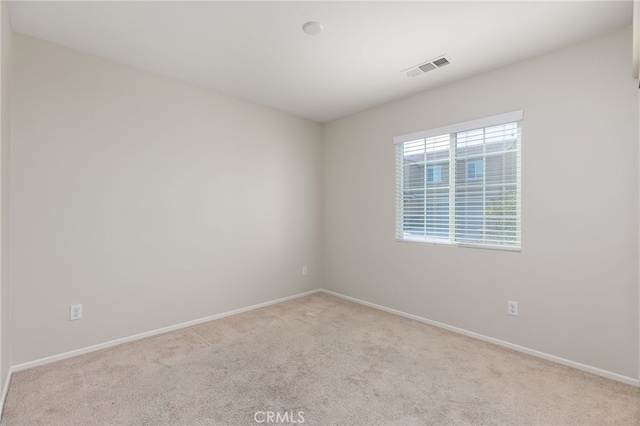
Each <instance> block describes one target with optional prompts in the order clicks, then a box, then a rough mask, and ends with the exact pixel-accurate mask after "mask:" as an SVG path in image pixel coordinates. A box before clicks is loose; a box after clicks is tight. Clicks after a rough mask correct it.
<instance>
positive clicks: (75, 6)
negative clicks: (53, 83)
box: [9, 0, 632, 122]
mask: <svg viewBox="0 0 640 426" xmlns="http://www.w3.org/2000/svg"><path fill="white" fill-rule="evenodd" d="M9 8H10V19H11V25H12V28H13V30H14V31H17V32H20V33H23V34H27V35H31V36H34V37H38V38H42V39H45V40H49V41H52V42H55V43H59V44H62V45H65V46H69V47H72V48H75V49H78V50H81V51H84V52H88V53H92V54H95V55H98V56H102V57H105V58H109V59H113V60H116V61H120V62H124V63H126V64H130V65H133V66H135V67H139V68H143V69H146V70H150V71H153V72H157V73H159V74H163V75H166V76H171V77H175V78H178V79H180V80H185V81H189V82H193V83H195V84H198V85H201V86H205V87H209V88H211V89H214V90H217V91H219V92H223V93H226V94H229V95H233V96H236V97H239V98H243V99H247V100H250V101H253V102H256V103H259V104H262V105H267V106H270V107H273V108H276V109H279V110H282V111H286V112H290V113H293V114H296V115H299V116H303V117H307V118H310V119H313V120H315V121H318V122H325V121H329V120H332V119H335V118H338V117H342V116H345V115H348V114H351V113H354V112H357V111H360V110H363V109H366V108H370V107H372V106H376V105H379V104H382V103H385V102H388V101H391V100H394V99H397V98H401V97H403V96H407V95H409V94H413V93H417V92H420V91H423V90H425V89H428V88H431V87H435V86H438V85H442V84H446V83H450V82H452V81H454V80H458V79H462V78H466V77H469V76H472V75H475V74H478V73H481V72H485V71H488V70H490V69H493V68H497V67H500V66H504V65H507V64H509V63H513V62H517V61H520V60H523V59H525V58H528V57H531V56H535V55H539V54H541V53H545V52H548V51H551V50H555V49H558V48H561V47H564V46H568V45H571V44H574V43H577V42H580V41H582V40H586V39H588V38H591V37H594V36H597V35H600V34H604V33H606V32H609V31H612V30H614V29H616V28H619V27H622V26H624V25H629V24H631V18H632V2H631V1H611V0H609V1H602V2H599V1H569V2H557V1H553V2H552V1H533V2H522V1H508V2H507V1H503V2H485V1H473V2H459V1H455V2H454V1H444V2H434V1H428V2H417V1H414V2H367V1H358V2H337V1H335V2H327V1H323V2H306V1H300V2H270V1H260V2H219V1H198V2H186V1H164V2H152V1H137V2H134V1H111V2H94V1H73V2H58V1H45V2H37V1H16V2H10V3H9ZM307 21H318V22H320V23H321V24H322V25H323V26H324V31H323V32H322V33H321V34H319V35H316V36H309V35H307V34H305V33H304V32H303V31H302V25H303V24H304V23H305V22H307ZM442 54H447V55H448V57H449V59H450V60H451V62H452V64H451V65H448V66H446V67H444V68H441V69H437V70H434V71H432V72H429V73H427V74H424V75H422V76H419V77H414V78H411V77H407V76H406V75H405V74H404V73H402V72H401V71H402V70H404V69H407V68H409V67H412V66H414V65H418V64H420V63H422V62H425V61H427V60H430V59H433V58H435V57H437V56H439V55H442ZM594 60H597V58H594ZM629 73H630V75H631V52H629ZM523 84H526V82H523Z"/></svg>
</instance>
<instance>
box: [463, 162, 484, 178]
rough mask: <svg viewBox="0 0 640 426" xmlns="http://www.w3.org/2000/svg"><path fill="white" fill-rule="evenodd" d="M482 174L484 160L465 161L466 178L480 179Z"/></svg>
mask: <svg viewBox="0 0 640 426" xmlns="http://www.w3.org/2000/svg"><path fill="white" fill-rule="evenodd" d="M483 175H484V161H472V162H470V163H467V179H481V178H482V176H483Z"/></svg>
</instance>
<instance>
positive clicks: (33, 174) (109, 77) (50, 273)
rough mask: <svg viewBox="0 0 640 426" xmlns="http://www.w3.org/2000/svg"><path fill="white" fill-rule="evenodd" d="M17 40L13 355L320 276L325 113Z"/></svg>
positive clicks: (49, 351)
mask: <svg viewBox="0 0 640 426" xmlns="http://www.w3.org/2000/svg"><path fill="white" fill-rule="evenodd" d="M13 42H14V44H13V61H14V62H13V66H14V68H13V70H14V74H13V75H14V80H13V95H14V96H13V129H12V132H13V137H12V145H11V148H12V152H11V190H12V202H11V215H12V218H13V221H12V224H11V226H12V234H11V244H12V246H11V249H12V259H11V268H12V270H11V271H12V295H11V298H12V299H11V307H12V312H11V320H12V330H11V331H12V337H13V341H12V343H13V344H12V357H13V358H12V360H13V364H14V365H16V364H21V363H24V362H28V361H32V360H36V359H40V358H43V357H46V356H49V355H56V354H60V353H63V352H65V351H70V350H74V349H77V348H83V347H87V346H89V345H93V344H98V343H102V342H106V341H110V340H112V339H117V338H121V337H127V336H131V335H134V334H136V333H141V332H145V331H149V330H154V329H158V328H161V327H165V326H171V325H175V324H179V323H182V322H185V321H189V320H194V319H199V318H202V317H206V316H209V315H213V314H216V313H221V312H227V311H230V310H233V309H236V308H243V307H247V306H250V305H253V304H257V303H260V302H265V301H270V300H274V299H277V298H281V297H285V296H290V295H294V294H297V293H301V292H304V291H308V290H312V289H316V288H319V287H320V284H321V281H320V278H321V277H320V274H319V271H320V260H319V252H320V241H319V237H320V225H321V222H320V214H321V208H320V199H321V194H320V189H321V186H320V185H321V174H320V161H321V159H322V155H321V137H322V132H321V126H320V125H319V124H316V123H313V122H310V121H308V120H304V119H301V118H297V117H293V116H291V115H288V114H284V113H280V112H277V111H274V110H271V109H268V108H264V107H260V106H257V105H255V104H252V103H249V102H245V101H241V100H238V99H234V98H231V97H228V96H225V95H222V94H219V93H215V92H212V91H209V90H205V89H203V88H199V87H196V86H192V85H188V84H184V83H181V82H178V81H175V80H172V79H169V78H164V77H160V76H157V75H154V74H151V73H148V72H145V71H141V70H137V69H133V68H130V67H127V66H124V65H120V64H117V63H114V62H110V61H107V60H103V59H99V58H97V57H93V56H89V55H85V54H82V53H79V52H77V51H73V50H69V49H66V48H64V47H61V46H58V45H54V44H50V43H47V42H43V41H40V40H36V39H33V38H30V37H26V36H23V35H19V34H14V39H13ZM258 78H259V76H258ZM303 265H306V266H308V268H309V269H308V270H309V275H308V276H306V277H303V276H302V275H301V268H302V266H303ZM76 303H82V304H83V306H84V318H83V319H82V320H79V321H73V322H70V321H69V318H68V317H69V305H71V304H76Z"/></svg>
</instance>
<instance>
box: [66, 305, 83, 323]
mask: <svg viewBox="0 0 640 426" xmlns="http://www.w3.org/2000/svg"><path fill="white" fill-rule="evenodd" d="M80 318H82V305H71V309H70V310H69V321H73V320H78V319H80Z"/></svg>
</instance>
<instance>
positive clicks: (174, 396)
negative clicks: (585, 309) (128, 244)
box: [1, 294, 640, 426]
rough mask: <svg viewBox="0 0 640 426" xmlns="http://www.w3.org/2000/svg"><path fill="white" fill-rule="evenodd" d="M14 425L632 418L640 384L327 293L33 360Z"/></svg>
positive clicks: (18, 391)
mask: <svg viewBox="0 0 640 426" xmlns="http://www.w3.org/2000/svg"><path fill="white" fill-rule="evenodd" d="M269 412H271V413H269ZM256 413H257V414H256ZM268 416H271V417H268ZM269 420H271V421H270V422H269ZM256 421H258V422H261V423H258V422H256ZM276 421H279V423H276ZM287 422H288V423H287ZM1 424H2V425H208V426H209V425H256V424H264V425H268V424H308V425H345V426H346V425H367V426H369V425H400V426H405V425H406V426H409V425H581V426H582V425H623V426H624V425H640V389H638V388H635V387H632V386H629V385H624V384H621V383H618V382H614V381H611V380H608V379H604V378H601V377H597V376H593V375H590V374H587V373H583V372H580V371H577V370H573V369H570V368H567V367H563V366H560V365H557V364H554V363H551V362H548V361H544V360H541V359H537V358H534V357H530V356H527V355H523V354H520V353H518V352H514V351H510V350H507V349H503V348H501V347H497V346H493V345H491V344H487V343H484V342H481V341H478V340H474V339H471V338H467V337H464V336H460V335H457V334H454V333H451V332H448V331H444V330H441V329H438V328H435V327H432V326H429V325H426V324H422V323H419V322H416V321H411V320H408V319H405V318H401V317H398V316H395V315H391V314H387V313H385V312H381V311H377V310H374V309H371V308H367V307H363V306H360V305H357V304H354V303H350V302H347V301H344V300H342V299H338V298H335V297H332V296H329V295H326V294H314V295H311V296H307V297H303V298H300V299H296V300H293V301H289V302H285V303H282V304H279V305H274V306H271V307H267V308H263V309H259V310H256V311H252V312H248V313H244V314H240V315H236V316H232V317H228V318H225V319H221V320H217V321H212V322H209V323H205V324H201V325H198V326H195V327H191V328H187V329H183V330H179V331H175V332H171V333H167V334H163V335H160V336H156V337H152V338H148V339H144V340H141V341H137V342H133V343H129V344H125V345H122V346H118V347H115V348H111V349H107V350H103V351H100V352H95V353H92V354H88V355H83V356H80V357H76V358H72V359H68V360H64V361H60V362H57V363H53V364H49V365H46V366H42V367H38V368H34V369H31V370H28V371H23V372H19V373H17V374H15V375H14V376H13V380H12V382H11V386H10V388H9V394H8V398H7V401H6V405H5V409H4V416H3V419H2V422H1Z"/></svg>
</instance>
